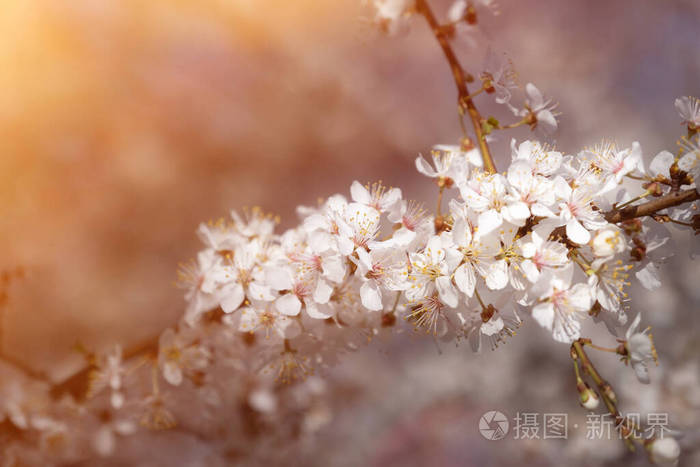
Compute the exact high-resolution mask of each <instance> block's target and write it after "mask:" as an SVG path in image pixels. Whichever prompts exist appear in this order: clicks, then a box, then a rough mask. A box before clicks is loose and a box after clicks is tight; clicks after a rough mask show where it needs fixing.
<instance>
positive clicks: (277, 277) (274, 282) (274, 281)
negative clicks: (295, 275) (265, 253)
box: [265, 267, 294, 290]
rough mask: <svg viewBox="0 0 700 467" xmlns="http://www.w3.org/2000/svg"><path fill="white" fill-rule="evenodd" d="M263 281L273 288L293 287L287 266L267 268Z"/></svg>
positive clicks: (288, 288)
mask: <svg viewBox="0 0 700 467" xmlns="http://www.w3.org/2000/svg"><path fill="white" fill-rule="evenodd" d="M265 282H267V283H268V284H269V285H270V287H272V288H273V289H274V290H291V289H292V287H294V283H293V282H292V274H291V273H290V271H289V269H287V268H278V267H271V268H268V269H267V270H266V271H265Z"/></svg>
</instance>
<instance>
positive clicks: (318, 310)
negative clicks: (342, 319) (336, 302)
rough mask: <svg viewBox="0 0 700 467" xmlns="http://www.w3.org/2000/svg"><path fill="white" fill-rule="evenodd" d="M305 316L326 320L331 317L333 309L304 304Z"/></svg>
mask: <svg viewBox="0 0 700 467" xmlns="http://www.w3.org/2000/svg"><path fill="white" fill-rule="evenodd" d="M305 309H306V314H307V315H309V318H313V319H328V318H330V317H331V316H333V308H331V307H330V306H328V305H322V304H317V303H314V302H309V301H307V302H306V308H305Z"/></svg>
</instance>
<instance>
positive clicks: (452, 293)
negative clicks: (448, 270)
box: [435, 276, 459, 308]
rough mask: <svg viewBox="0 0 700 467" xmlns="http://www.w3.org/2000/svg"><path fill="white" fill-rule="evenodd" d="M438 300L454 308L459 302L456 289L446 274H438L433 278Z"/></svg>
mask: <svg viewBox="0 0 700 467" xmlns="http://www.w3.org/2000/svg"><path fill="white" fill-rule="evenodd" d="M435 287H436V288H437V291H438V295H439V296H440V301H441V302H443V303H444V304H445V305H447V306H449V307H450V308H456V307H457V305H458V304H459V296H458V295H457V289H455V287H454V286H453V285H452V281H451V280H450V278H449V277H447V276H440V277H438V278H437V279H436V280H435Z"/></svg>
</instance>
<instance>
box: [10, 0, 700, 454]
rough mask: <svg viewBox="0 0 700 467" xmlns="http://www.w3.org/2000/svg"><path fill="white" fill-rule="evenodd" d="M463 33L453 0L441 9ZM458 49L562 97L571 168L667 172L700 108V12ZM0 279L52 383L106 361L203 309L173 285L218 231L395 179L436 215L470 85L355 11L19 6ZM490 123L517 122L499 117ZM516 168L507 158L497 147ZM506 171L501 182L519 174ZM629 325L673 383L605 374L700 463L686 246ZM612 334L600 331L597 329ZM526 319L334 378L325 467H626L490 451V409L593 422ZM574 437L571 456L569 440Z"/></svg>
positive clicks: (503, 36)
mask: <svg viewBox="0 0 700 467" xmlns="http://www.w3.org/2000/svg"><path fill="white" fill-rule="evenodd" d="M431 3H432V4H433V5H434V8H435V9H436V10H437V12H438V13H439V14H440V15H443V17H444V12H445V11H446V9H447V7H449V4H450V2H449V1H438V0H435V1H433V2H431ZM498 3H499V5H500V8H499V10H500V14H499V15H498V16H493V15H491V14H489V13H482V14H481V16H480V25H479V30H478V31H475V32H474V33H473V34H472V33H470V34H469V35H468V36H469V37H471V38H473V39H475V40H476V44H477V45H476V47H472V48H470V47H469V42H470V41H468V40H464V39H458V40H457V44H456V47H457V49H458V50H459V52H460V56H461V57H462V59H463V63H464V64H465V67H466V68H467V69H468V70H469V71H471V72H472V73H474V74H477V73H478V72H479V70H480V68H479V67H480V66H481V64H482V62H483V58H484V55H485V51H486V47H487V45H489V44H490V45H491V46H492V47H493V48H494V50H496V51H499V52H506V53H508V55H509V57H510V58H512V60H513V62H514V64H515V68H516V70H517V72H518V74H519V79H520V82H521V84H522V85H524V84H526V83H527V82H533V83H535V84H536V85H537V86H538V87H539V88H540V89H541V90H542V91H543V92H544V93H545V94H546V95H547V96H548V97H552V98H553V99H555V100H556V101H558V102H559V111H560V112H561V113H562V115H561V118H560V130H559V132H558V133H557V134H555V135H554V136H553V137H552V138H551V139H550V142H552V143H553V144H556V146H557V148H558V149H559V150H561V151H563V152H569V153H573V152H577V151H578V150H580V149H581V148H582V147H584V146H587V145H593V144H595V143H597V142H599V141H600V140H601V139H603V138H613V139H615V140H616V141H617V142H618V143H619V144H620V145H628V144H630V143H631V142H632V141H635V140H637V141H640V143H641V145H642V148H643V150H644V151H645V158H646V160H647V161H649V160H650V159H651V158H652V157H653V156H654V155H655V154H656V153H657V152H659V151H660V150H662V149H666V148H668V149H670V150H674V149H675V141H676V139H677V138H678V136H679V135H680V134H681V132H682V127H681V126H680V125H679V118H678V116H677V113H676V111H675V109H674V108H673V100H674V99H675V98H676V97H679V96H682V95H695V96H699V95H700V49H699V48H698V45H699V44H700V2H698V1H697V0H675V1H661V0H618V1H615V2H607V1H602V0H601V1H591V0H569V1H567V2H561V1H556V0H537V1H535V0H532V1H527V2H525V1H517V0H499V2H498ZM0 11H1V13H0V29H1V30H2V31H3V40H2V41H1V42H0V86H1V87H2V92H1V93H0V210H1V211H0V212H2V215H1V216H0V238H1V239H2V241H1V242H0V269H3V270H10V269H14V268H16V267H21V268H23V270H24V271H25V275H24V278H22V279H20V280H18V281H15V282H13V284H12V285H11V287H10V290H9V299H8V302H7V304H6V306H5V307H4V308H3V310H2V315H0V350H1V351H2V354H4V355H6V356H8V357H10V358H12V359H14V360H16V361H18V362H21V363H22V364H23V365H26V366H27V367H30V368H32V369H33V370H35V371H41V372H45V373H47V374H49V375H50V377H51V378H53V379H54V380H56V381H60V380H62V379H63V378H65V377H67V376H68V375H70V374H71V372H72V371H74V370H75V368H76V365H77V364H78V362H79V361H80V357H78V356H76V355H75V353H74V352H72V351H71V346H72V345H73V344H74V343H75V342H76V340H79V341H80V342H82V343H83V344H84V345H86V346H87V347H88V348H95V349H96V348H102V347H103V346H107V345H109V344H111V343H115V342H121V343H122V344H124V345H125V346H127V347H128V346H129V345H133V344H135V343H138V342H141V341H143V340H147V339H149V338H151V337H152V336H154V335H157V334H158V333H159V332H160V331H161V330H162V329H163V328H164V327H166V326H169V325H172V324H174V323H175V322H176V321H177V319H178V318H179V316H180V314H181V312H182V310H183V299H182V296H181V292H180V291H179V290H177V289H176V288H175V287H174V285H173V281H174V279H175V270H176V268H177V264H178V262H180V261H184V260H187V259H189V258H191V257H193V256H194V255H195V254H196V252H197V250H198V249H199V242H198V240H197V238H196V236H195V234H194V231H195V229H196V227H197V225H198V223H199V222H201V221H205V220H208V219H212V218H218V217H221V216H224V217H226V216H228V213H229V211H230V209H240V208H241V207H243V206H254V205H258V206H262V207H263V208H264V209H265V210H266V211H272V212H274V213H276V214H279V215H280V216H281V217H282V225H281V228H286V227H290V226H292V225H294V224H295V223H296V215H295V206H297V205H300V204H314V203H316V200H317V199H318V198H319V197H326V196H328V195H330V194H332V193H336V192H342V193H346V192H347V190H348V187H349V185H350V183H351V182H352V181H353V180H356V179H357V180H360V181H362V182H367V181H376V180H382V181H383V182H384V183H385V184H388V185H393V186H400V187H401V188H402V190H403V191H404V196H406V197H409V198H416V199H419V200H424V201H426V202H428V203H430V205H432V203H433V200H434V196H435V193H434V190H433V188H434V187H433V186H432V185H431V184H430V183H427V182H426V181H425V180H424V179H422V178H421V177H420V176H419V175H418V174H417V173H416V172H415V170H414V165H413V161H414V159H415V157H416V156H417V155H418V154H419V153H423V154H426V153H427V152H428V151H429V149H430V147H431V146H432V145H433V144H436V143H452V144H456V143H457V142H458V138H459V135H460V132H459V126H458V124H457V118H456V105H455V94H456V92H455V89H454V85H453V83H452V79H451V75H450V73H449V70H448V67H447V65H446V63H444V60H443V58H442V55H441V52H440V50H439V48H438V46H437V44H436V43H435V40H434V38H433V37H432V36H431V34H430V31H428V29H427V28H426V26H425V24H424V23H423V22H422V21H421V18H412V19H411V20H410V21H408V22H407V26H409V27H405V28H400V30H399V32H398V33H397V34H394V35H392V36H386V35H384V34H381V33H380V32H378V30H377V28H376V27H375V26H373V25H372V24H371V18H372V14H373V13H372V11H371V10H370V9H369V8H367V7H366V5H365V6H363V5H362V4H361V2H360V1H359V0H297V1H294V2H289V1H284V0H200V1H197V2H195V1H189V0H150V1H148V2H143V1H137V0H123V1H121V2H108V1H104V0H73V1H71V2H53V1H48V0H46V1H41V0H34V1H32V2H13V1H8V0H6V1H3V2H2V3H1V6H0ZM478 99H479V100H477V104H478V105H479V106H480V108H482V109H483V111H482V113H484V114H485V115H490V114H493V115H495V116H497V117H501V116H503V117H506V119H505V120H506V121H508V117H507V116H508V112H507V111H506V109H504V108H498V107H496V106H495V105H491V104H490V103H489V98H488V97H480V98H478ZM499 136H500V138H501V140H500V141H498V142H496V143H495V144H494V148H495V153H496V163H497V165H499V166H500V167H503V166H504V165H505V163H506V161H507V160H509V158H510V150H509V141H510V138H511V137H515V138H518V139H519V140H520V139H524V138H528V137H531V135H530V134H529V132H528V131H527V130H525V129H518V130H516V131H513V132H512V133H511V134H507V133H504V134H503V135H499ZM499 163H500V164H499ZM675 241H676V242H677V251H678V254H677V255H676V256H675V257H674V258H673V259H671V260H669V262H668V264H666V265H665V266H664V268H663V274H664V277H665V278H666V280H665V281H664V286H663V288H662V289H661V290H660V291H657V292H655V293H653V294H648V293H645V292H643V291H641V290H638V291H637V293H636V294H633V297H635V298H634V301H633V303H632V306H631V314H632V316H634V314H636V312H637V311H642V312H643V313H644V319H645V322H647V323H649V324H651V325H653V326H654V330H653V332H654V336H655V339H656V341H657V347H658V349H659V353H660V355H661V366H660V367H659V368H658V369H656V371H654V373H653V380H654V382H653V383H652V385H650V386H646V387H643V386H641V385H639V384H638V383H637V382H636V380H635V379H634V375H633V373H632V371H631V370H630V369H626V368H623V367H622V365H620V364H619V363H618V362H616V361H615V357H613V356H607V355H601V356H600V358H599V359H598V360H600V364H601V365H602V367H603V368H604V371H605V374H607V376H608V378H609V379H610V380H611V382H613V384H614V386H615V387H616V388H618V391H619V392H621V393H622V395H621V399H623V400H624V401H625V407H627V408H628V410H633V409H635V408H639V407H641V408H642V409H643V410H644V411H651V412H654V411H656V412H668V413H669V414H670V415H669V416H670V420H671V422H672V424H673V426H674V427H675V428H680V429H683V430H684V431H685V432H686V438H685V440H684V444H685V447H686V451H685V454H684V458H683V460H682V465H699V464H700V457H699V456H698V454H697V453H696V451H694V450H693V446H694V445H695V444H697V441H698V440H699V439H700V373H699V371H700V366H699V365H700V362H699V356H700V349H699V348H698V346H699V345H700V344H698V340H697V338H696V335H697V332H698V330H700V326H699V324H700V323H699V319H698V315H697V313H696V312H697V311H700V289H698V287H697V284H698V280H699V278H700V265H698V263H697V262H696V263H692V262H691V261H690V260H689V258H688V254H687V252H688V250H689V246H690V243H691V242H697V241H698V239H697V238H695V239H694V238H692V237H691V236H690V235H688V234H686V233H684V234H682V235H676V236H675ZM596 332H598V331H597V330H596V329H593V330H591V333H593V334H594V335H595V333H596ZM545 337H546V335H545V333H544V331H542V330H540V329H539V328H538V327H536V326H532V325H530V323H526V325H525V326H524V328H523V329H522V332H521V333H520V334H519V335H518V336H517V337H516V338H515V339H513V340H512V342H510V343H509V344H508V345H507V347H506V348H501V349H498V350H497V351H495V352H493V353H491V352H488V351H487V352H486V353H484V354H482V355H472V354H471V351H470V350H469V349H467V348H466V346H463V347H460V348H453V347H452V346H446V347H445V348H441V349H439V350H438V349H437V348H436V346H435V344H434V343H433V342H432V341H430V340H428V339H417V338H412V337H408V336H404V337H401V338H397V339H396V340H395V341H392V342H391V343H389V342H379V343H375V344H373V345H372V346H371V347H370V348H369V349H366V350H365V351H363V352H359V353H357V354H356V355H353V356H351V357H350V358H348V359H347V360H346V361H345V362H344V363H343V364H342V365H340V366H339V367H338V368H336V369H335V370H334V371H333V372H332V373H331V374H330V375H328V376H329V378H330V385H331V387H333V388H336V392H337V394H339V395H340V396H341V397H338V400H337V401H336V402H335V403H334V416H333V420H332V421H331V423H330V424H329V425H328V426H327V427H326V428H325V429H324V430H323V432H322V434H321V438H320V440H319V441H318V442H317V443H316V444H314V445H313V446H311V448H310V449H309V451H308V452H309V457H308V459H305V460H304V462H305V463H306V464H307V465H310V464H313V465H348V466H350V465H361V464H370V465H402V466H407V465H485V464H488V465H503V466H507V465H522V463H523V462H527V463H529V464H531V465H561V464H562V462H564V461H562V459H567V460H566V464H567V465H619V462H620V459H624V460H625V461H629V462H630V463H634V462H644V459H643V458H642V457H641V456H631V457H630V456H626V455H625V453H624V452H623V445H622V443H621V442H619V441H609V440H603V441H600V442H586V440H585V439H584V438H585V435H586V430H585V429H580V430H578V431H576V433H575V434H572V433H571V432H570V439H569V441H567V442H564V441H562V440H540V441H536V440H535V441H524V440H513V439H511V438H510V437H509V439H506V440H502V441H487V440H485V439H484V438H482V437H481V436H480V434H479V432H478V430H477V426H478V420H479V417H480V416H481V414H483V413H484V412H485V411H487V410H500V411H502V412H504V413H506V414H508V415H509V416H510V417H511V422H512V417H514V416H515V415H516V414H517V413H518V412H540V413H544V412H566V413H569V421H570V424H573V423H574V421H573V419H575V418H576V419H577V420H578V421H577V422H576V423H578V424H579V425H580V426H581V427H585V424H586V420H585V414H584V412H583V411H582V410H581V409H579V408H578V407H577V404H576V393H575V390H574V383H573V375H572V374H571V373H572V371H571V365H570V362H569V361H568V357H567V349H566V348H565V347H562V346H561V345H556V344H554V343H551V342H550V340H551V339H549V338H546V339H545ZM571 438H573V441H572V439H571Z"/></svg>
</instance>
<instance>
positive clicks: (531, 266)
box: [520, 259, 540, 284]
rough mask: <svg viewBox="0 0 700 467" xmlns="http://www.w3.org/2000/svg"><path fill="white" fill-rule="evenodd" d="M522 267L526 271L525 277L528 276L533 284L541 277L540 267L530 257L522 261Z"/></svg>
mask: <svg viewBox="0 0 700 467" xmlns="http://www.w3.org/2000/svg"><path fill="white" fill-rule="evenodd" d="M520 268H521V269H522V270H523V273H525V277H526V278H527V280H529V281H530V282H532V283H533V284H534V283H535V282H537V279H539V278H540V271H539V269H537V266H535V263H533V262H532V261H530V260H529V259H526V260H525V261H523V262H522V263H520Z"/></svg>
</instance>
